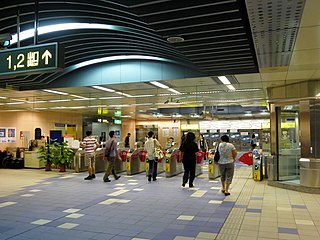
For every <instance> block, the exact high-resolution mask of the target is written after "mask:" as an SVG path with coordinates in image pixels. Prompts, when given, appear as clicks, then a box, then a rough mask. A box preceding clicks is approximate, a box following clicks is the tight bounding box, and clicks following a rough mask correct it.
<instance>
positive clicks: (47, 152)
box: [39, 142, 73, 167]
mask: <svg viewBox="0 0 320 240" xmlns="http://www.w3.org/2000/svg"><path fill="white" fill-rule="evenodd" d="M39 159H40V160H41V161H44V162H45V164H46V165H47V164H50V165H51V164H52V163H53V164H54V165H56V166H66V167H70V165H71V163H72V161H73V151H72V149H71V148H70V147H69V145H68V144H67V143H65V142H63V143H61V144H60V143H57V142H54V143H52V144H49V143H46V145H45V146H42V147H40V149H39Z"/></svg>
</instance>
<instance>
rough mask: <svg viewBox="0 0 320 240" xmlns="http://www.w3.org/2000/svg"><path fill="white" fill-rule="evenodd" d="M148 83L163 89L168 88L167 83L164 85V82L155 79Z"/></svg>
mask: <svg viewBox="0 0 320 240" xmlns="http://www.w3.org/2000/svg"><path fill="white" fill-rule="evenodd" d="M150 83H151V84H153V85H155V86H157V87H159V88H164V89H168V88H169V87H168V86H167V85H164V84H162V83H159V82H156V81H152V82H150Z"/></svg>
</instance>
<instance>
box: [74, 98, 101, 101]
mask: <svg viewBox="0 0 320 240" xmlns="http://www.w3.org/2000/svg"><path fill="white" fill-rule="evenodd" d="M73 100H74V101H89V100H96V98H75V99H73Z"/></svg>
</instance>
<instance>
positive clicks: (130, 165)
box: [126, 149, 146, 175]
mask: <svg viewBox="0 0 320 240" xmlns="http://www.w3.org/2000/svg"><path fill="white" fill-rule="evenodd" d="M141 151H142V149H135V150H134V151H133V152H132V154H130V153H129V154H128V157H127V164H126V169H127V175H133V174H137V173H141V172H144V171H145V170H146V167H145V163H144V162H143V161H141V158H140V155H141V153H140V152H141Z"/></svg>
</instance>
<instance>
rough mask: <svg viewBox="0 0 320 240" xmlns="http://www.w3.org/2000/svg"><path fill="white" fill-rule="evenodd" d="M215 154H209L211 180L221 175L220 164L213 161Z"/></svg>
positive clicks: (209, 175)
mask: <svg viewBox="0 0 320 240" xmlns="http://www.w3.org/2000/svg"><path fill="white" fill-rule="evenodd" d="M213 156H214V154H208V159H209V164H208V177H209V179H210V180H213V179H216V178H218V177H220V171H219V165H218V164H217V163H215V162H214V161H213Z"/></svg>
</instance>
